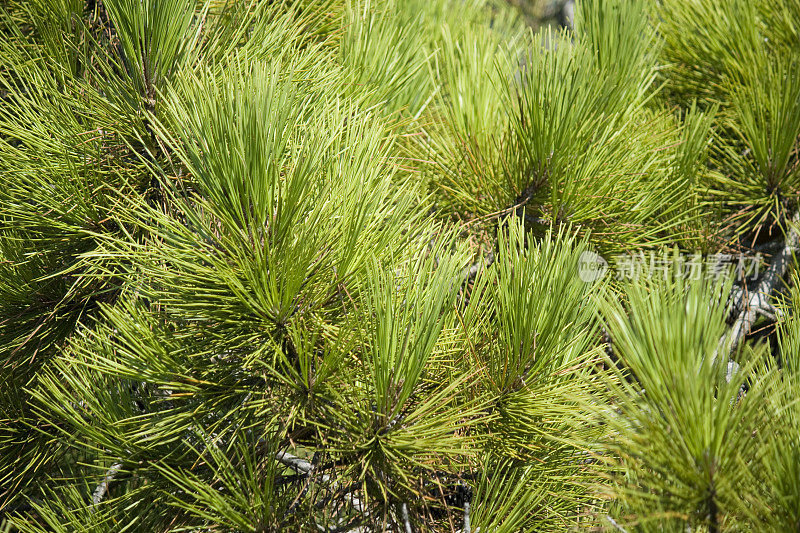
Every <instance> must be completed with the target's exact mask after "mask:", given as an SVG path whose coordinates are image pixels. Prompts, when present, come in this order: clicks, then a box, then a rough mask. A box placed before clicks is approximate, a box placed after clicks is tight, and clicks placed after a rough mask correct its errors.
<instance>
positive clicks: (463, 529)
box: [461, 502, 471, 533]
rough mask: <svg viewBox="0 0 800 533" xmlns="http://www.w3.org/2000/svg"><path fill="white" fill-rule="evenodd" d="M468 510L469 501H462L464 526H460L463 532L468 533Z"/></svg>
mask: <svg viewBox="0 0 800 533" xmlns="http://www.w3.org/2000/svg"><path fill="white" fill-rule="evenodd" d="M469 510H470V509H469V502H464V527H463V528H461V531H463V533H470V528H471V526H470V523H469Z"/></svg>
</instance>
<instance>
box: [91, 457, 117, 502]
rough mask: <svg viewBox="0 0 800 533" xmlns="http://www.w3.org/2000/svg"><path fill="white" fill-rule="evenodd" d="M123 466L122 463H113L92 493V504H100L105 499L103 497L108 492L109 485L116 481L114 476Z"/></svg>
mask: <svg viewBox="0 0 800 533" xmlns="http://www.w3.org/2000/svg"><path fill="white" fill-rule="evenodd" d="M121 468H122V463H114V464H113V465H111V468H109V469H108V471H106V475H105V477H104V478H103V481H102V482H101V483H100V484H99V485H97V488H96V489H94V492H93V493H92V505H93V506H97V505H100V502H102V501H103V497H105V495H106V493H107V492H108V486H109V485H110V484H111V482H112V481H114V477H115V476H116V475H117V473H118V472H119V470H120V469H121Z"/></svg>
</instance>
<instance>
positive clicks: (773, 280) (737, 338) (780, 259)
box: [717, 211, 800, 379]
mask: <svg viewBox="0 0 800 533" xmlns="http://www.w3.org/2000/svg"><path fill="white" fill-rule="evenodd" d="M798 223H800V211H798V212H797V213H796V214H795V215H794V217H793V218H792V222H791V224H790V227H789V234H788V236H787V237H786V243H785V245H784V246H783V249H782V250H781V251H780V253H778V255H776V256H775V258H774V259H773V260H772V264H770V266H769V268H768V269H767V271H766V273H765V274H764V277H763V278H762V279H761V282H760V283H759V284H758V287H756V289H755V290H754V291H753V292H752V293H751V294H750V297H749V298H748V299H747V302H746V303H745V305H744V306H743V308H742V310H741V312H740V313H739V316H738V318H737V319H736V322H734V324H733V327H732V328H731V330H730V331H729V332H728V333H727V334H725V335H723V337H722V338H721V339H720V343H719V348H718V349H717V350H718V351H719V349H721V348H723V347H725V346H727V348H728V354H727V355H728V358H730V357H731V356H732V355H733V353H734V352H735V351H736V350H737V348H738V347H739V344H740V343H741V342H742V340H743V339H744V337H745V336H746V335H747V334H748V333H750V330H751V329H752V328H753V325H754V324H755V322H756V319H757V318H758V314H759V312H760V311H761V310H765V309H766V310H768V309H769V308H770V306H769V305H768V300H769V298H770V297H771V296H772V293H773V291H774V290H775V288H776V287H777V286H778V282H779V281H780V280H781V279H782V278H783V276H784V274H785V273H786V270H787V269H788V267H789V264H790V263H791V262H792V261H793V258H794V252H795V250H796V249H797V247H798V245H800V234H798V232H797V229H796V226H797V225H798ZM728 374H729V375H728V378H729V379H730V377H731V375H732V369H731V368H729V370H728Z"/></svg>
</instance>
